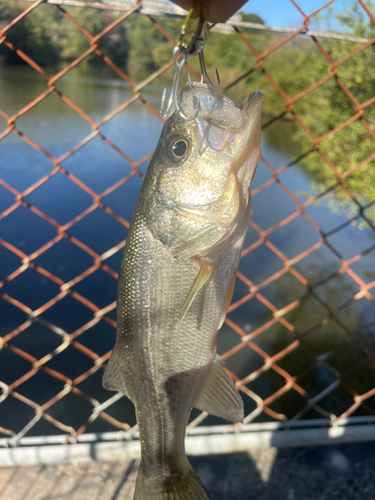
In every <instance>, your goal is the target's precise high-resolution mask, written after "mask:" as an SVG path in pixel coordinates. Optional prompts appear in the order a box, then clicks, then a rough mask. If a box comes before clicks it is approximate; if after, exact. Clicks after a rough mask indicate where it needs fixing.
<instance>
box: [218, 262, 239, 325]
mask: <svg viewBox="0 0 375 500" xmlns="http://www.w3.org/2000/svg"><path fill="white" fill-rule="evenodd" d="M236 275H237V270H236V271H234V274H233V276H232V278H231V280H230V283H229V286H228V290H227V295H226V297H225V303H224V307H223V310H222V311H221V318H220V323H219V329H220V328H221V327H222V326H223V323H224V321H225V317H226V315H227V312H228V309H229V306H230V304H231V302H232V297H233V292H234V287H235V284H236Z"/></svg>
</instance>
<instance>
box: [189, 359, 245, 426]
mask: <svg viewBox="0 0 375 500" xmlns="http://www.w3.org/2000/svg"><path fill="white" fill-rule="evenodd" d="M194 406H195V407H196V408H198V410H202V411H206V412H207V413H210V414H211V415H215V416H216V417H221V418H223V419H224V420H229V421H231V422H241V423H242V422H243V419H244V407H243V401H242V399H241V396H240V395H239V393H238V391H237V389H236V388H235V386H234V382H233V380H232V379H231V378H230V377H229V376H228V375H227V374H226V372H225V371H224V369H223V368H222V366H221V365H220V363H219V362H218V361H217V360H216V359H215V360H214V362H213V365H212V369H211V372H210V374H209V375H208V378H207V380H206V382H205V384H204V386H203V389H202V392H201V393H200V395H199V398H198V401H197V402H196V403H195V405H194Z"/></svg>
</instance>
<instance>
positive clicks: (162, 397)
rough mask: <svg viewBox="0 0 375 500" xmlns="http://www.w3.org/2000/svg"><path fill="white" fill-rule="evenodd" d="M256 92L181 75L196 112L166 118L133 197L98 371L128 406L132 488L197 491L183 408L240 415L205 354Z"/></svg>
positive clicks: (240, 228)
mask: <svg viewBox="0 0 375 500" xmlns="http://www.w3.org/2000/svg"><path fill="white" fill-rule="evenodd" d="M197 101H198V104H197ZM262 102H263V96H262V94H261V93H260V92H255V93H253V94H252V95H251V96H250V97H249V98H247V100H245V101H244V103H242V104H241V105H240V107H239V108H236V107H235V106H234V105H233V103H232V102H231V101H230V100H229V99H227V98H226V97H225V96H223V95H222V94H221V92H220V91H219V90H218V89H216V88H214V87H212V86H208V85H205V84H196V83H190V84H187V85H186V86H185V87H184V89H183V92H182V100H181V107H182V109H184V112H185V113H186V114H189V113H190V114H191V116H196V119H195V120H192V121H191V122H189V121H186V120H184V118H183V117H181V116H180V115H179V114H178V113H175V114H174V115H172V116H171V117H170V118H169V119H168V120H167V122H166V123H165V126H164V128H163V132H162V134H161V137H160V140H159V143H158V146H157V148H156V151H155V154H154V156H153V159H152V160H151V162H150V166H149V168H148V171H147V174H146V177H145V181H144V183H143V185H142V189H141V192H140V194H139V197H138V200H137V203H136V207H135V210H134V213H133V217H132V221H131V224H130V228H129V234H128V238H127V242H126V246H125V251H124V257H123V260H122V264H121V270H120V276H119V283H118V295H117V320H118V327H117V339H116V345H115V348H114V350H113V353H112V356H111V358H110V361H109V363H108V366H107V368H106V371H105V374H104V378H103V384H104V386H105V387H106V388H107V389H110V390H118V391H120V392H122V393H123V394H125V395H126V396H128V397H129V398H130V399H131V401H132V402H133V403H134V405H135V407H136V415H137V421H138V425H139V433H140V441H141V464H140V469H139V473H138V478H137V483H136V491H135V496H134V498H135V499H136V500H142V499H145V498H148V499H150V500H151V499H160V500H173V499H180V500H183V499H186V500H187V499H189V500H194V499H196V500H200V499H202V500H203V499H205V500H207V499H208V498H209V497H208V494H207V492H206V491H205V489H204V487H203V485H202V483H201V482H200V480H199V478H198V476H197V475H196V474H195V472H194V470H193V469H192V467H191V466H190V464H189V462H188V460H187V457H186V454H185V449H184V438H185V430H186V426H187V423H188V419H189V416H190V412H191V409H192V408H193V407H197V408H199V409H201V410H204V411H207V412H209V413H211V414H213V415H217V416H220V417H222V418H225V419H227V420H232V421H235V422H241V421H242V420H243V403H242V400H241V398H240V396H239V394H238V392H237V391H236V389H235V387H234V384H233V382H232V381H231V379H230V378H229V377H228V375H227V374H226V372H225V371H224V369H223V368H222V367H221V365H220V364H219V363H218V361H217V360H216V359H215V356H216V343H217V331H218V329H219V328H220V327H221V325H222V323H223V321H224V318H225V314H226V312H227V309H228V307H229V303H230V299H231V296H232V293H233V287H234V280H235V275H236V270H237V267H238V262H239V259H240V254H241V249H242V246H243V241H244V238H245V235H246V231H247V228H248V225H249V221H250V216H251V199H250V192H249V188H250V184H251V180H252V178H253V175H254V172H255V169H256V166H257V163H258V161H259V156H260V114H261V107H262ZM197 105H198V106H199V111H198V113H196V111H195V110H194V108H195V109H196V106H197Z"/></svg>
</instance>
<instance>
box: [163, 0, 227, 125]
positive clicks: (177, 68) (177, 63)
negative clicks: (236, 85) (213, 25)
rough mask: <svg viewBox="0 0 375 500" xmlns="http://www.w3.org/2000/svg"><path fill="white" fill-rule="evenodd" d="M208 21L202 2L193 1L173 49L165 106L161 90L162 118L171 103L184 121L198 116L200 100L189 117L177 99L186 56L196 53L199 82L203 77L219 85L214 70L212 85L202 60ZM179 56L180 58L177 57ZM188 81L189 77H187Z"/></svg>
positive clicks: (164, 98) (164, 116) (217, 75)
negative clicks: (168, 89) (171, 68)
mask: <svg viewBox="0 0 375 500" xmlns="http://www.w3.org/2000/svg"><path fill="white" fill-rule="evenodd" d="M208 29H209V27H208V22H207V21H206V20H205V19H204V17H203V15H202V2H201V1H199V0H197V1H196V2H195V5H194V7H193V8H192V9H191V10H190V12H189V14H188V16H187V17H186V19H185V21H184V24H183V26H182V29H181V35H180V39H179V43H178V45H177V46H176V47H175V48H174V49H173V59H174V74H173V82H172V90H171V95H170V97H169V99H168V103H167V107H166V109H164V108H165V106H164V105H165V100H166V89H164V91H163V96H162V101H161V107H160V116H161V117H162V118H163V119H166V118H167V116H168V114H169V112H170V110H171V107H172V104H174V106H175V108H176V110H177V112H178V113H179V115H180V116H181V117H182V118H184V119H185V120H186V121H193V120H195V119H196V117H197V116H198V113H199V110H200V101H199V99H198V106H197V110H196V112H195V113H194V115H193V116H191V117H189V116H188V115H186V114H185V113H184V112H183V111H182V109H181V107H180V103H179V100H178V86H179V83H180V78H181V71H182V68H183V66H184V64H186V61H187V58H188V56H193V55H197V54H198V56H199V64H200V70H201V80H200V81H201V83H203V81H204V79H206V80H207V82H208V83H209V85H211V86H212V87H219V86H220V78H219V73H218V71H217V68H215V70H216V79H217V85H214V84H213V83H212V82H211V80H210V78H209V76H208V74H207V68H206V64H205V61H204V56H203V48H204V42H205V39H206V36H207V33H208ZM179 56H181V57H180V59H179ZM189 81H190V77H189Z"/></svg>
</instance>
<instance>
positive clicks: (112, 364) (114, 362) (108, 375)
mask: <svg viewBox="0 0 375 500" xmlns="http://www.w3.org/2000/svg"><path fill="white" fill-rule="evenodd" d="M103 387H104V389H107V390H108V391H118V392H121V393H122V394H124V396H126V397H128V398H129V399H131V397H130V396H129V393H128V390H127V388H126V384H125V378H124V375H123V370H121V366H120V363H119V361H118V357H117V354H116V346H115V349H114V350H113V352H112V356H111V358H110V360H109V361H108V364H107V368H106V369H105V372H104V375H103Z"/></svg>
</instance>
